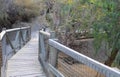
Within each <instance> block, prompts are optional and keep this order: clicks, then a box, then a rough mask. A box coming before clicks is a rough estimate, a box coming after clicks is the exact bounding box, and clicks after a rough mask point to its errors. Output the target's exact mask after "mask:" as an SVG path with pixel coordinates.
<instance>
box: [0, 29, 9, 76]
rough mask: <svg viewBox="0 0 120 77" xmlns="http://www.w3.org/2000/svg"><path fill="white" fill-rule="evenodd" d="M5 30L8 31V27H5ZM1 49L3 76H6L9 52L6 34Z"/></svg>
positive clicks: (0, 43) (1, 42)
mask: <svg viewBox="0 0 120 77" xmlns="http://www.w3.org/2000/svg"><path fill="white" fill-rule="evenodd" d="M3 31H5V32H6V29H5V28H4V29H3ZM0 45H1V49H0V51H1V52H0V53H1V54H2V55H1V57H2V61H1V62H2V63H1V71H0V72H1V77H5V73H6V62H7V53H6V35H4V36H3V38H2V39H1V41H0Z"/></svg>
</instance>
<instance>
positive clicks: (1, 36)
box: [0, 26, 30, 40]
mask: <svg viewBox="0 0 120 77" xmlns="http://www.w3.org/2000/svg"><path fill="white" fill-rule="evenodd" d="M28 28H30V26H28V27H21V28H14V29H8V30H5V31H2V32H1V33H0V40H2V39H3V37H4V35H5V34H6V32H13V31H18V30H20V29H21V30H25V29H28Z"/></svg>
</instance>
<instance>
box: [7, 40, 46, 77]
mask: <svg viewBox="0 0 120 77" xmlns="http://www.w3.org/2000/svg"><path fill="white" fill-rule="evenodd" d="M7 77H46V76H45V73H44V72H43V69H42V66H41V64H40V62H39V61H38V38H37V39H35V38H32V39H31V40H30V41H29V42H28V43H27V44H26V45H25V46H24V47H23V48H22V49H21V50H19V51H18V53H16V54H15V55H14V56H13V57H12V58H11V59H10V60H8V65H7Z"/></svg>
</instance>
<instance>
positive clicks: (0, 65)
mask: <svg viewBox="0 0 120 77" xmlns="http://www.w3.org/2000/svg"><path fill="white" fill-rule="evenodd" d="M1 67H2V43H1V41H0V76H1Z"/></svg>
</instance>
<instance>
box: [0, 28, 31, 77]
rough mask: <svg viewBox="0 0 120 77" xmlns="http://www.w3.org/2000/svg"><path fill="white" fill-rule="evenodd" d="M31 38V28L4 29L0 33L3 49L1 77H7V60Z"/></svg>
mask: <svg viewBox="0 0 120 77" xmlns="http://www.w3.org/2000/svg"><path fill="white" fill-rule="evenodd" d="M30 39H31V28H30V27H22V28H15V29H9V30H3V31H2V32H1V33H0V43H1V51H2V65H1V77H6V69H7V61H8V59H10V58H11V57H12V56H13V55H14V54H15V53H17V51H18V50H19V49H21V48H22V47H23V46H24V45H25V44H26V43H27V42H28V41H29V40H30Z"/></svg>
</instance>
